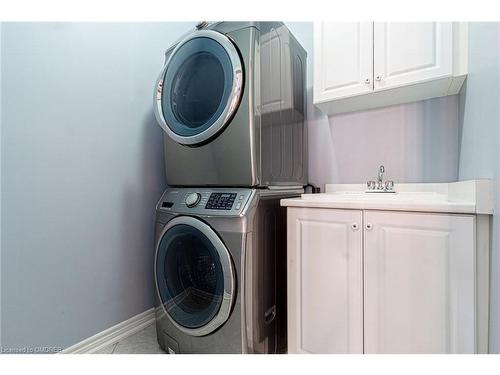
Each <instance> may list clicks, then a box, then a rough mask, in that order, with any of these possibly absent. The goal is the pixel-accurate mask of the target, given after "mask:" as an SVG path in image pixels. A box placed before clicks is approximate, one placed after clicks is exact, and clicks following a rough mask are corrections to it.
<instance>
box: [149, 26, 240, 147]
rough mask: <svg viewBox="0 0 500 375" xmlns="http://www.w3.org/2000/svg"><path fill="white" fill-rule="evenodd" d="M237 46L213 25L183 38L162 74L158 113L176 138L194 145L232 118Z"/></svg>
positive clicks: (236, 89) (235, 102)
mask: <svg viewBox="0 0 500 375" xmlns="http://www.w3.org/2000/svg"><path fill="white" fill-rule="evenodd" d="M242 80H243V75H242V65H241V60H240V57H239V55H238V52H237V50H236V47H235V46H234V45H233V43H232V42H231V41H230V40H229V38H227V37H226V36H225V35H223V34H221V33H218V32H216V31H211V30H202V31H198V32H195V33H193V34H192V35H190V36H189V37H188V38H187V39H185V40H184V41H182V42H180V43H179V44H178V46H177V47H176V48H175V49H174V51H173V52H172V54H171V55H170V57H169V59H168V61H167V63H166V64H165V67H164V69H163V71H162V73H161V75H160V78H159V80H158V84H157V90H156V96H155V100H156V105H155V114H156V117H157V119H158V121H159V123H160V125H161V126H162V128H163V129H164V130H165V131H166V132H167V134H168V135H169V136H170V137H171V138H172V139H173V140H175V141H176V142H178V143H181V144H185V145H190V146H195V145H197V144H201V143H204V142H206V141H207V140H209V139H210V138H212V137H214V136H216V135H217V134H218V133H219V132H221V131H222V130H223V128H224V127H225V126H226V125H227V124H228V123H229V121H230V120H231V119H232V116H233V114H234V112H235V110H236V108H237V106H238V104H239V101H240V97H241V90H242V83H243V82H242Z"/></svg>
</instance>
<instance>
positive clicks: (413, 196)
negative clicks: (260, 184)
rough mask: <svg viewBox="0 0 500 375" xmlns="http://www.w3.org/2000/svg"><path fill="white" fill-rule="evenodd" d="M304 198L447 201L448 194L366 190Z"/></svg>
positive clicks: (322, 199) (373, 200) (305, 196)
mask: <svg viewBox="0 0 500 375" xmlns="http://www.w3.org/2000/svg"><path fill="white" fill-rule="evenodd" d="M302 198H304V199H308V200H321V201H337V202H338V201H364V202H366V201H370V202H414V201H433V202H434V201H439V202H447V201H448V196H447V195H445V194H439V193H436V192H420V191H419V192H396V193H367V192H364V191H334V192H329V193H322V194H302Z"/></svg>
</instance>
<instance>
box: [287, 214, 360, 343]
mask: <svg viewBox="0 0 500 375" xmlns="http://www.w3.org/2000/svg"><path fill="white" fill-rule="evenodd" d="M287 220H288V246H289V247H288V271H287V272H288V327H289V329H288V352H289V353H363V236H362V228H361V225H362V212H361V211H350V210H329V209H296V208H291V209H290V208H289V210H288V219H287Z"/></svg>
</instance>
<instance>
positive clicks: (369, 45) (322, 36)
mask: <svg viewBox="0 0 500 375" xmlns="http://www.w3.org/2000/svg"><path fill="white" fill-rule="evenodd" d="M371 91H373V22H316V23H315V24H314V102H322V101H328V100H332V99H338V98H343V97H348V96H353V95H358V94H363V93H367V92H371Z"/></svg>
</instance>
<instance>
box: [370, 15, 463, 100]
mask: <svg viewBox="0 0 500 375" xmlns="http://www.w3.org/2000/svg"><path fill="white" fill-rule="evenodd" d="M452 46H453V30H452V23H451V22H404V23H403V22H375V26H374V51H375V52H374V71H373V75H374V79H375V81H374V84H375V85H374V89H375V91H377V90H384V89H388V88H393V87H397V86H403V85H409V84H412V83H418V82H423V81H428V80H433V79H437V78H441V77H443V78H444V77H450V76H452V74H453V48H452Z"/></svg>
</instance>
